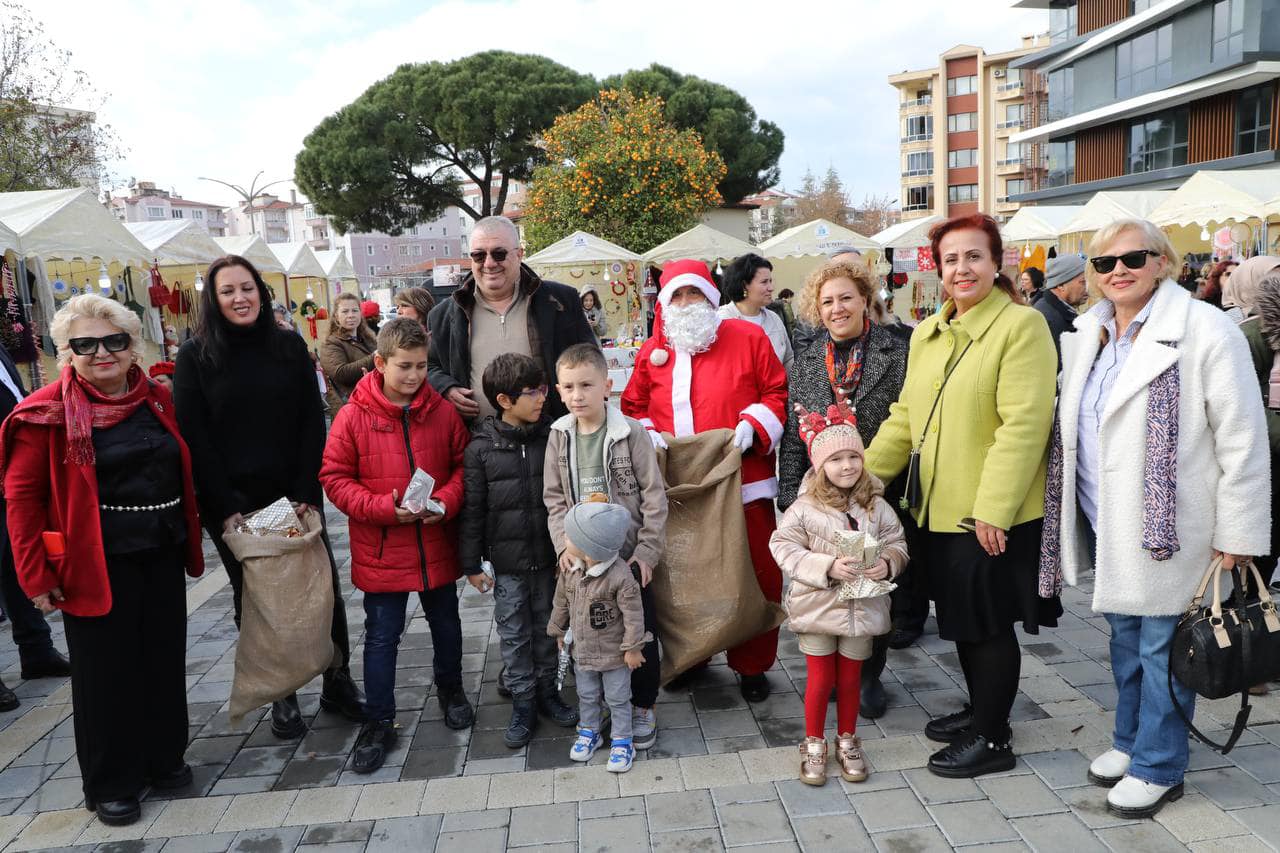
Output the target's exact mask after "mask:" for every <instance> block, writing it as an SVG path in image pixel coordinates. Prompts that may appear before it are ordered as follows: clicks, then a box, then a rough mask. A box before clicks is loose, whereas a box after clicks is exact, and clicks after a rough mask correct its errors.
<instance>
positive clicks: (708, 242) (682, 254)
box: [644, 224, 758, 264]
mask: <svg viewBox="0 0 1280 853" xmlns="http://www.w3.org/2000/svg"><path fill="white" fill-rule="evenodd" d="M752 252H756V253H758V250H757V248H756V247H755V246H753V245H751V244H750V243H747V242H745V241H743V240H739V239H738V238H737V237H730V236H729V235H728V234H726V233H724V232H723V231H717V230H716V229H714V228H712V227H711V226H709V225H702V224H698V225H695V226H693V227H692V228H690V229H689V230H688V231H686V232H684V233H683V234H677V235H676V236H674V237H672V238H671V239H670V240H668V241H667V242H665V243H663V244H662V245H660V246H655V247H653V248H652V249H650V250H649V251H647V252H645V253H644V259H645V261H646V262H648V263H651V264H663V263H666V262H667V261H674V260H678V259H680V258H693V259H696V260H699V261H706V262H707V263H709V264H714V263H715V262H716V261H719V260H732V259H733V258H736V257H738V256H739V255H746V254H748V253H752Z"/></svg>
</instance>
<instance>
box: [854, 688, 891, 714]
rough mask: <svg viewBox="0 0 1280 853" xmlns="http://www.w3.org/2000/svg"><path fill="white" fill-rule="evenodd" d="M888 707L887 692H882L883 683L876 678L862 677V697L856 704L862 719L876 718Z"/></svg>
mask: <svg viewBox="0 0 1280 853" xmlns="http://www.w3.org/2000/svg"><path fill="white" fill-rule="evenodd" d="M888 709H889V694H888V693H885V692H884V685H883V684H881V683H880V679H878V678H864V679H863V681H862V699H861V702H860V703H859V704H858V713H859V714H861V715H862V718H863V719H864V720H878V719H880V718H881V717H883V716H884V712H885V711H887V710H888Z"/></svg>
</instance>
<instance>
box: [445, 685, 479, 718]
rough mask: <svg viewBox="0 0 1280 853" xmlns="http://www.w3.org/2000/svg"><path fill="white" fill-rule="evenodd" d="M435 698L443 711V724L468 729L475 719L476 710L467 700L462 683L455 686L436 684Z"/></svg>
mask: <svg viewBox="0 0 1280 853" xmlns="http://www.w3.org/2000/svg"><path fill="white" fill-rule="evenodd" d="M436 699H437V701H439V702H440V710H442V711H444V724H445V725H446V726H448V727H449V728H451V729H469V728H471V724H472V723H474V722H475V721H476V712H475V710H474V709H473V708H472V707H471V703H470V702H468V701H467V694H466V693H464V692H463V691H462V685H458V686H456V687H442V686H439V685H437V686H436Z"/></svg>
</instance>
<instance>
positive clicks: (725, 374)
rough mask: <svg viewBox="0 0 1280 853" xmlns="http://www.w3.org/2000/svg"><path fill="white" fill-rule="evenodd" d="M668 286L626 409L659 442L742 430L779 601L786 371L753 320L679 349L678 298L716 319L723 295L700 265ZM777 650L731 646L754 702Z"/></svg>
mask: <svg viewBox="0 0 1280 853" xmlns="http://www.w3.org/2000/svg"><path fill="white" fill-rule="evenodd" d="M660 283H661V289H660V290H659V292H658V304H659V312H660V314H659V320H658V322H657V323H656V324H655V327H654V336H653V337H651V338H650V339H649V340H647V341H645V343H644V345H643V346H642V347H641V348H640V352H639V353H638V354H637V355H636V361H635V370H634V372H633V373H632V375H631V380H630V381H629V382H628V383H627V388H626V390H625V391H624V392H623V394H622V411H623V412H624V413H626V414H627V415H629V416H631V417H633V418H635V419H636V420H638V421H640V422H641V423H642V424H644V425H645V427H646V428H648V429H649V430H650V431H651V433H650V434H651V436H655V435H657V434H660V433H670V434H673V435H675V436H677V437H685V436H690V435H694V434H695V433H699V432H705V431H707V430H713V429H732V430H735V431H736V433H737V439H736V443H737V444H738V445H739V447H741V448H743V449H744V450H743V455H742V504H743V512H744V514H745V515H746V522H747V542H748V545H749V547H750V551H751V561H752V563H753V565H754V567H755V574H756V580H757V581H758V582H759V584H760V591H761V592H762V593H764V596H765V598H767V599H768V600H769V601H773V602H777V601H780V600H781V596H782V573H781V572H780V571H779V569H778V564H777V563H776V562H774V559H773V555H772V554H771V553H770V552H769V537H770V535H772V533H773V531H774V529H775V527H776V526H777V519H776V516H775V515H774V506H773V499H774V498H775V497H777V494H778V479H777V476H776V473H775V472H776V470H777V466H776V460H775V453H774V451H775V450H776V448H777V445H778V442H779V441H780V440H781V438H782V428H783V424H784V423H785V421H786V417H787V416H786V406H787V374H786V371H785V370H784V369H783V367H782V362H781V361H779V360H778V356H777V355H776V354H775V353H774V350H773V345H772V344H771V343H770V342H769V338H768V336H767V335H766V334H765V333H764V331H763V330H762V329H761V328H760V327H759V326H756V325H754V324H752V323H749V322H746V321H745V320H736V319H723V318H716V319H715V320H713V321H711V322H712V323H713V324H714V333H713V334H712V335H711V336H710V340H709V342H706V343H704V344H702V346H700V347H696V348H695V349H693V350H692V351H691V350H689V349H683V348H682V347H680V346H676V345H675V342H673V341H672V340H670V339H669V335H668V333H667V330H666V328H665V326H666V325H667V324H666V323H665V322H664V318H665V317H666V316H667V315H669V314H672V312H673V309H672V308H671V298H672V295H673V294H674V293H675V292H676V291H677V290H680V289H681V288H684V287H694V288H696V289H697V290H698V291H699V292H700V293H701V294H702V295H703V296H705V297H706V299H707V302H708V303H709V305H710V306H711V309H712V312H714V310H715V306H717V305H719V303H720V293H719V291H718V290H716V286H715V284H714V283H713V281H712V278H711V272H710V270H708V269H707V265H706V264H704V263H702V262H701V261H693V260H681V261H672V262H670V263H668V264H667V265H666V266H665V267H664V268H663V272H662V277H661V279H660ZM661 443H662V440H661V438H657V439H655V444H659V445H660V446H661ZM777 652H778V629H777V628H774V629H773V630H771V631H768V632H766V633H764V634H761V635H760V636H758V637H755V638H754V639H751V640H748V641H747V642H745V643H743V644H742V645H740V646H737V647H736V648H732V649H729V653H728V657H729V666H730V668H732V669H733V670H734V671H735V672H737V673H738V674H739V675H740V676H743V694H744V695H747V696H748V698H754V699H763V698H764V696H766V695H768V683H767V682H766V681H765V680H764V679H763V675H764V673H765V672H766V671H767V670H768V669H769V668H770V667H771V666H773V663H774V660H775V659H776V657H777ZM749 683H750V684H751V685H752V689H751V690H750V691H749V690H748V684H749ZM751 694H754V695H751Z"/></svg>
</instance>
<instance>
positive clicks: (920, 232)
mask: <svg viewBox="0 0 1280 853" xmlns="http://www.w3.org/2000/svg"><path fill="white" fill-rule="evenodd" d="M942 221H943V217H941V216H939V215H937V214H934V215H933V216H926V217H924V218H923V219H908V220H907V221H906V222H899V223H898V224H896V225H890V226H889V227H888V228H886V229H884V230H883V231H881V232H879V233H878V234H875V235H873V236H872V237H871V240H872V241H873V242H875V243H878V244H880V245H881V246H884V247H885V248H886V249H914V248H918V247H920V246H928V245H929V230H930V229H931V228H933V226H935V225H937V224H938V223H939V222H942Z"/></svg>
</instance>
